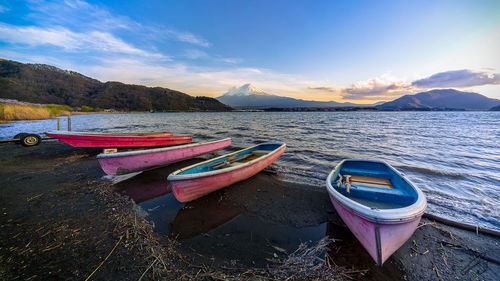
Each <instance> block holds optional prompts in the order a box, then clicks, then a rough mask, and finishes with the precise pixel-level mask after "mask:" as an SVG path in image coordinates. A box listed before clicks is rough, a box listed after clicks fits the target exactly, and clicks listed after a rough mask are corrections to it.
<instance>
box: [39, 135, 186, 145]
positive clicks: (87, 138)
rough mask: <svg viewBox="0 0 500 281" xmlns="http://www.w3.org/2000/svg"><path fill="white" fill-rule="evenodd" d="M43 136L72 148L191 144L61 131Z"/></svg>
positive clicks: (168, 139)
mask: <svg viewBox="0 0 500 281" xmlns="http://www.w3.org/2000/svg"><path fill="white" fill-rule="evenodd" d="M45 134H46V135H47V136H49V137H52V138H56V139H58V140H60V141H62V142H65V143H67V144H69V145H71V146H74V147H110V148H112V147H155V146H168V145H176V144H185V143H190V142H191V136H147V135H145V136H144V135H105V134H104V135H100V134H88V133H82V132H63V131H57V132H48V133H45Z"/></svg>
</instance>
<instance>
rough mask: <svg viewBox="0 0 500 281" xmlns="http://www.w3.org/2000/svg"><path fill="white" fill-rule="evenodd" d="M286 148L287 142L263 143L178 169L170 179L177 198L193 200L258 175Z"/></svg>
mask: <svg viewBox="0 0 500 281" xmlns="http://www.w3.org/2000/svg"><path fill="white" fill-rule="evenodd" d="M285 149H286V144H284V143H272V142H268V143H262V144H259V145H255V146H252V147H249V148H245V149H242V150H238V151H236V152H233V153H229V154H226V155H223V156H220V157H217V158H214V159H210V160H207V161H204V162H201V163H198V164H195V165H191V166H188V167H186V168H183V169H180V170H177V171H175V172H173V173H171V174H170V175H169V176H168V178H167V179H168V181H169V182H170V184H171V186H172V190H173V192H174V196H175V198H177V200H178V201H180V202H187V201H191V200H194V199H196V198H199V197H202V196H204V195H206V194H208V193H210V192H213V191H216V190H218V189H221V188H223V187H226V186H229V185H231V184H233V183H235V182H238V181H242V180H244V179H247V178H249V177H251V176H253V175H255V174H257V173H258V172H260V171H261V170H263V169H264V168H265V167H267V166H269V165H270V164H271V163H273V162H274V161H275V160H276V159H278V157H280V156H281V154H283V152H285Z"/></svg>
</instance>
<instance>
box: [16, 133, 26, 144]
mask: <svg viewBox="0 0 500 281" xmlns="http://www.w3.org/2000/svg"><path fill="white" fill-rule="evenodd" d="M27 135H29V134H28V133H19V134H17V135H15V136H14V137H13V138H14V139H19V142H21V139H22V138H23V137H25V136H27Z"/></svg>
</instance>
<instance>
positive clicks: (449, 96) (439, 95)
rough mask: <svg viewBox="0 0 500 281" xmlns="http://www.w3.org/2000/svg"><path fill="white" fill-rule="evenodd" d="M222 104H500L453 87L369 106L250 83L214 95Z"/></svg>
mask: <svg viewBox="0 0 500 281" xmlns="http://www.w3.org/2000/svg"><path fill="white" fill-rule="evenodd" d="M217 99H218V100H219V101H221V102H222V103H224V104H227V105H229V106H231V107H234V108H263V109H264V108H276V109H278V108H279V110H280V111H281V110H283V109H286V108H289V110H293V111H296V110H297V109H300V108H302V109H308V110H309V109H310V108H314V109H315V110H325V108H340V109H342V108H346V107H348V108H358V109H362V108H367V109H368V108H369V109H371V110H383V111H387V110H390V111H394V110H489V109H491V108H493V107H495V106H499V105H500V100H497V99H491V98H488V97H485V96H483V95H481V94H478V93H472V92H462V91H457V90H454V89H438V90H431V91H427V92H421V93H418V94H414V95H405V96H402V97H400V98H398V99H395V100H393V101H390V102H378V103H375V104H371V105H366V104H355V103H348V102H346V103H339V102H335V101H329V102H321V101H308V100H302V99H294V98H289V97H281V96H277V95H272V94H269V93H266V92H265V91H263V90H261V89H258V88H257V87H255V86H253V85H251V84H245V85H243V86H241V87H239V88H236V87H233V88H232V89H231V90H229V91H228V92H227V93H225V94H223V95H222V96H220V97H218V98H217Z"/></svg>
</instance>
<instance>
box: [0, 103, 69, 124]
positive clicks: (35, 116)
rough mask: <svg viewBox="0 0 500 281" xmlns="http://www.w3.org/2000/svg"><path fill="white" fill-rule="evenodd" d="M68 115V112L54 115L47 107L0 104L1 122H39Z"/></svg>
mask: <svg viewBox="0 0 500 281" xmlns="http://www.w3.org/2000/svg"><path fill="white" fill-rule="evenodd" d="M67 114H68V112H67V111H60V112H57V114H54V110H53V109H52V108H49V107H46V106H37V105H17V104H0V120H39V119H49V118H54V117H56V116H57V115H67Z"/></svg>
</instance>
